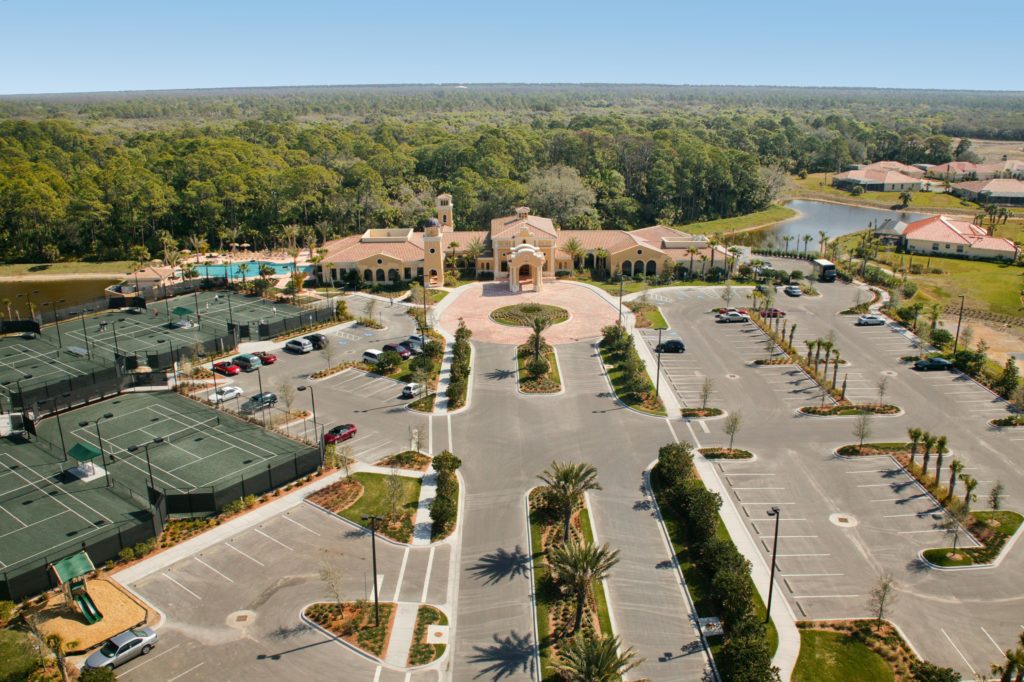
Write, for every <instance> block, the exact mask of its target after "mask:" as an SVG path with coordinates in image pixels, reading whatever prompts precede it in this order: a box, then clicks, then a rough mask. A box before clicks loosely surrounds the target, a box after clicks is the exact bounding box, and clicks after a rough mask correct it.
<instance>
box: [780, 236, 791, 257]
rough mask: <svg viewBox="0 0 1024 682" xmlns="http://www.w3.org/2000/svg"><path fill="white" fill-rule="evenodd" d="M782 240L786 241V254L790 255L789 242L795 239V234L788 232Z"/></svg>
mask: <svg viewBox="0 0 1024 682" xmlns="http://www.w3.org/2000/svg"><path fill="white" fill-rule="evenodd" d="M782 241H784V242H786V254H787V255H789V243H790V242H791V241H793V235H791V234H787V235H785V236H784V237H783V238H782Z"/></svg>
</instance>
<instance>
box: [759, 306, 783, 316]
mask: <svg viewBox="0 0 1024 682" xmlns="http://www.w3.org/2000/svg"><path fill="white" fill-rule="evenodd" d="M785 316H786V311H785V310H782V309H781V308H769V309H768V310H766V311H764V313H762V314H761V317H785Z"/></svg>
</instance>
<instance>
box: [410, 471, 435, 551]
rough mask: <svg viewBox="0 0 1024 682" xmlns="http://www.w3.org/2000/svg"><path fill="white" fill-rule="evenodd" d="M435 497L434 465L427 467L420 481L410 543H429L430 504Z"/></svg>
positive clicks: (431, 523) (431, 525)
mask: <svg viewBox="0 0 1024 682" xmlns="http://www.w3.org/2000/svg"><path fill="white" fill-rule="evenodd" d="M435 497H437V472H436V471H434V467H433V466H430V467H428V468H427V471H426V473H425V474H424V475H423V480H421V481H420V501H419V504H418V505H417V506H416V518H415V520H414V525H413V527H412V544H413V545H414V546H416V545H429V544H430V535H431V533H430V531H431V529H432V528H433V527H434V524H433V522H432V521H431V520H430V504H431V503H432V502H433V501H434V498H435Z"/></svg>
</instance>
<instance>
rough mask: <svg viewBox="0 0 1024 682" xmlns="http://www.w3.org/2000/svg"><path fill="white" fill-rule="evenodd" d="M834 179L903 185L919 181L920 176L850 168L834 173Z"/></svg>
mask: <svg viewBox="0 0 1024 682" xmlns="http://www.w3.org/2000/svg"><path fill="white" fill-rule="evenodd" d="M833 179H835V180H850V181H852V182H863V183H868V182H870V183H876V182H880V183H884V184H886V185H904V184H908V183H920V182H921V179H920V178H912V177H910V176H909V175H904V174H903V173H900V172H899V171H893V170H869V169H866V168H865V169H861V170H852V171H846V172H845V173H836V174H835V176H833Z"/></svg>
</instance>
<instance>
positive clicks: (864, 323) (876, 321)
mask: <svg viewBox="0 0 1024 682" xmlns="http://www.w3.org/2000/svg"><path fill="white" fill-rule="evenodd" d="M884 325H885V318H884V317H882V316H881V315H861V316H860V317H858V318H857V326H859V327H881V326H884Z"/></svg>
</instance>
